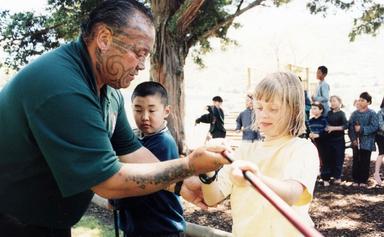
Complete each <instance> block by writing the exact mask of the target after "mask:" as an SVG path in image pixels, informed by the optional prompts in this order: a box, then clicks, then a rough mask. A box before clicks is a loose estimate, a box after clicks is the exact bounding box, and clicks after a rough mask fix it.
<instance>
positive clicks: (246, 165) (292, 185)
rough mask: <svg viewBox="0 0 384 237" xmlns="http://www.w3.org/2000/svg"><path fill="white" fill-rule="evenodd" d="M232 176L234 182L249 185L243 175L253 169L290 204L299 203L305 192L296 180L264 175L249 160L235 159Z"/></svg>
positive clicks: (254, 172)
mask: <svg viewBox="0 0 384 237" xmlns="http://www.w3.org/2000/svg"><path fill="white" fill-rule="evenodd" d="M231 166H232V169H233V170H232V172H231V177H232V180H233V183H234V184H236V185H239V186H244V185H248V184H247V181H246V180H245V179H244V177H243V171H251V172H252V173H253V174H255V175H257V176H258V177H259V178H260V180H261V181H262V182H263V183H265V184H266V185H267V186H268V187H269V188H270V189H271V190H272V191H274V192H275V193H276V194H277V195H278V196H279V197H280V198H281V199H283V200H284V201H285V202H286V203H288V204H289V205H291V206H292V205H293V204H295V203H297V202H298V201H299V199H300V197H301V195H302V193H303V192H304V189H305V188H304V186H303V185H302V184H301V183H299V182H298V181H295V180H277V179H274V178H270V177H267V176H264V175H262V174H261V173H260V172H259V171H258V168H257V166H256V165H255V164H253V163H252V162H249V161H235V162H233V163H232V165H231Z"/></svg>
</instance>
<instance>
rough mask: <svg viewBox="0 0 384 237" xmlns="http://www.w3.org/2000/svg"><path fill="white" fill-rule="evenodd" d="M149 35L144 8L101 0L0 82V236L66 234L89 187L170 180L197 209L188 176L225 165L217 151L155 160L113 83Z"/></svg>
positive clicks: (134, 64) (155, 186) (141, 54)
mask: <svg viewBox="0 0 384 237" xmlns="http://www.w3.org/2000/svg"><path fill="white" fill-rule="evenodd" d="M154 41H155V28H154V24H153V18H152V15H151V13H150V12H149V11H148V10H147V9H146V8H145V7H144V6H143V5H142V4H141V3H138V2H136V1H134V0H107V1H103V2H102V3H101V4H100V5H99V6H98V7H96V8H95V9H94V10H93V11H92V12H91V13H90V14H89V17H88V19H86V20H85V21H84V23H83V24H82V27H81V36H80V37H79V39H78V40H76V41H74V42H71V43H69V44H66V45H63V46H61V47H59V48H58V49H56V50H53V51H51V52H49V53H46V54H44V55H43V56H41V57H39V58H37V59H36V60H34V61H33V62H32V63H30V64H29V65H27V66H25V67H24V68H23V69H22V70H21V71H19V72H18V73H17V74H16V75H15V76H14V78H13V79H12V80H11V81H10V82H9V83H8V84H7V85H6V86H5V87H4V88H3V90H2V91H1V92H0V200H1V202H0V233H1V235H2V236H8V237H12V236H15V237H16V236H17V237H19V236H55V237H61V236H65V237H68V236H71V232H70V228H71V226H73V225H74V224H75V223H76V222H77V221H78V220H79V219H80V218H81V216H82V215H83V213H84V212H85V210H86V209H87V207H88V204H89V202H90V200H91V198H92V196H93V194H94V193H96V194H98V195H100V196H102V197H105V198H110V199H114V198H122V197H129V196H139V195H145V194H148V193H152V192H156V191H158V190H162V189H165V190H168V191H170V192H174V191H175V186H176V187H177V188H176V191H181V195H182V196H183V197H184V199H186V200H188V201H193V202H194V203H195V204H197V205H200V206H204V203H203V201H202V197H201V192H200V183H199V182H197V181H196V179H195V178H194V177H191V178H188V177H190V176H193V175H196V174H201V173H206V172H208V171H212V170H217V169H218V168H220V167H221V166H222V165H223V164H225V163H226V161H225V159H224V158H223V157H222V156H221V154H220V153H221V152H222V151H223V150H224V148H223V147H210V148H199V149H196V150H195V152H193V153H192V154H190V155H189V156H188V157H187V158H185V159H176V160H171V161H166V162H158V159H157V158H156V157H155V156H154V155H153V154H152V153H151V152H149V151H148V150H147V149H146V148H144V147H143V146H142V145H141V144H140V143H139V142H138V140H137V139H136V137H135V136H134V134H133V132H132V130H131V127H130V125H129V123H128V121H127V118H126V114H125V111H124V103H123V97H122V95H121V93H120V92H119V90H118V89H120V88H127V87H128V86H129V84H130V82H131V81H132V80H134V78H135V76H136V75H137V74H138V72H139V71H141V70H144V61H145V59H146V57H147V56H148V54H149V53H150V52H151V50H152V47H153V44H154ZM183 179H185V180H184V183H183V184H182V183H181V181H182V180H183ZM175 183H177V185H175Z"/></svg>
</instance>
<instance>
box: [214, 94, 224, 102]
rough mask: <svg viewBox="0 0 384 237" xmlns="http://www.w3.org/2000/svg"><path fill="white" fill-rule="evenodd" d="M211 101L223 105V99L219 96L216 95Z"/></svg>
mask: <svg viewBox="0 0 384 237" xmlns="http://www.w3.org/2000/svg"><path fill="white" fill-rule="evenodd" d="M212 101H217V102H220V103H223V99H222V98H221V97H220V96H218V95H217V96H215V97H213V98H212Z"/></svg>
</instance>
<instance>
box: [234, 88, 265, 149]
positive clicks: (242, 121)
mask: <svg viewBox="0 0 384 237" xmlns="http://www.w3.org/2000/svg"><path fill="white" fill-rule="evenodd" d="M245 107H246V109H245V110H244V111H242V112H241V113H240V114H239V115H238V116H237V118H236V129H235V130H236V131H238V132H240V131H241V128H243V129H242V131H243V136H242V139H243V141H248V142H253V141H255V140H259V139H260V133H259V132H258V131H257V130H255V129H254V128H253V121H254V120H255V112H254V110H253V97H252V95H250V94H247V98H246V102H245Z"/></svg>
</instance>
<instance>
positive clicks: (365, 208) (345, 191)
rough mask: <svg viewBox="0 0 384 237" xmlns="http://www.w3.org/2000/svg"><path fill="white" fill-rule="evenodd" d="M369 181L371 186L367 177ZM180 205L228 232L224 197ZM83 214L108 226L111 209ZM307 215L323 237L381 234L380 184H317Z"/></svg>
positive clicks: (196, 219) (383, 198) (383, 196)
mask: <svg viewBox="0 0 384 237" xmlns="http://www.w3.org/2000/svg"><path fill="white" fill-rule="evenodd" d="M350 166H351V159H350V158H346V162H345V178H344V179H346V180H347V181H349V180H350ZM371 166H373V162H372V163H371ZM371 170H373V167H371ZM370 184H372V185H373V183H372V181H371V180H370ZM184 207H185V208H184V209H185V217H186V220H187V221H189V222H192V223H197V224H200V225H207V226H211V227H214V228H218V229H221V230H225V231H228V232H230V231H231V225H232V219H231V215H230V208H229V201H228V200H226V201H225V202H224V203H223V204H221V205H219V206H218V207H217V208H211V209H210V210H209V211H203V210H200V209H198V208H197V207H195V206H193V205H191V204H188V203H185V204H184ZM87 214H90V215H93V216H96V217H97V218H99V219H100V220H102V221H103V222H106V223H108V224H111V225H112V220H111V216H112V214H111V212H108V211H105V210H101V209H100V208H97V207H95V206H94V205H91V206H90V208H89V209H88V212H87ZM310 215H311V217H312V218H313V221H314V222H315V225H316V229H318V230H319V231H320V232H321V233H322V234H323V235H324V236H327V237H328V236H329V237H339V236H340V237H357V236H364V237H380V236H384V187H382V188H354V187H352V186H350V182H344V184H343V185H331V186H329V187H323V186H321V185H317V186H316V188H315V196H314V200H313V202H312V205H311V209H310Z"/></svg>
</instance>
